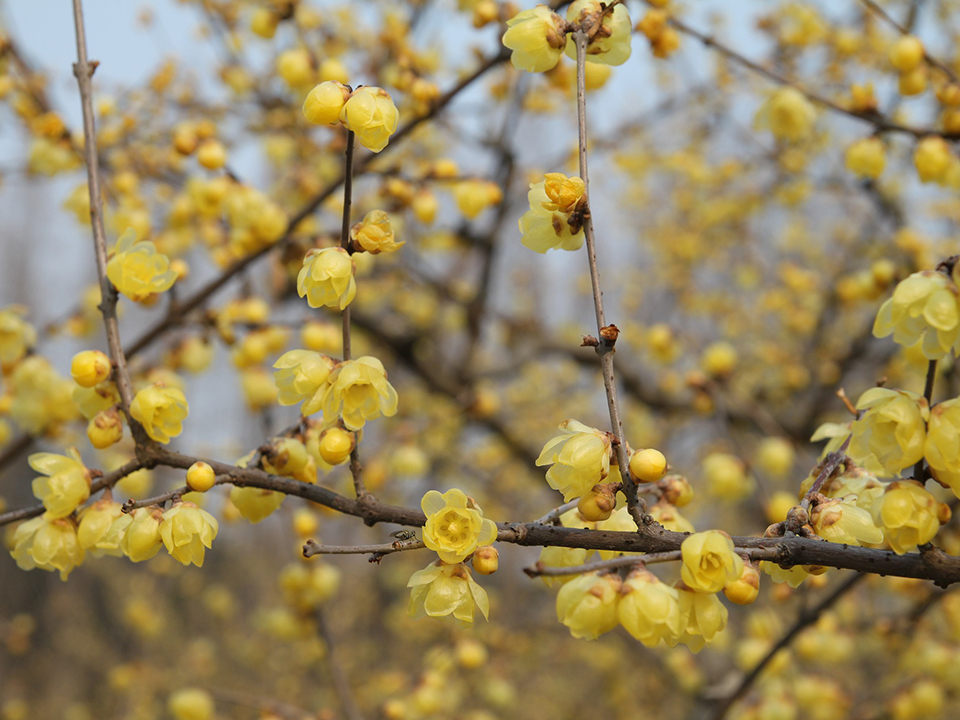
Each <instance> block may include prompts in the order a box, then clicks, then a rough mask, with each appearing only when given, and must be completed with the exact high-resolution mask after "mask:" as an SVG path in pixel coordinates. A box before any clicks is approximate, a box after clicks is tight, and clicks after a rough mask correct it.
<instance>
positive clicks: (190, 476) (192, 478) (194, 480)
mask: <svg viewBox="0 0 960 720" xmlns="http://www.w3.org/2000/svg"><path fill="white" fill-rule="evenodd" d="M216 479H217V476H216V473H214V471H213V468H212V467H210V466H209V465H208V464H207V463H205V462H203V461H202V460H198V461H197V462H195V463H194V464H193V465H191V466H190V467H189V468H187V487H188V488H190V489H191V490H193V491H194V492H206V491H207V490H209V489H210V488H212V487H213V485H214V483H215V482H216Z"/></svg>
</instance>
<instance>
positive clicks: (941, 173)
mask: <svg viewBox="0 0 960 720" xmlns="http://www.w3.org/2000/svg"><path fill="white" fill-rule="evenodd" d="M954 162H955V160H954V157H953V154H952V153H951V152H950V146H949V145H947V141H946V140H944V139H943V138H942V137H940V136H939V135H928V136H927V137H925V138H923V140H921V141H920V142H918V143H917V149H916V150H914V152H913V164H914V166H915V167H916V168H917V175H918V176H919V177H920V182H924V183H927V182H935V183H940V184H942V183H944V182H945V181H946V179H947V176H948V175H949V174H950V170H951V168H952V167H953V164H954Z"/></svg>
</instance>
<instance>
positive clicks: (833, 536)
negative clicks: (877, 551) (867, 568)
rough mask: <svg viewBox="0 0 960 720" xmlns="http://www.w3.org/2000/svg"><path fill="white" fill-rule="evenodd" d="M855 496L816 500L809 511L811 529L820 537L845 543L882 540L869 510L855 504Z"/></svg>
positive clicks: (871, 542)
mask: <svg viewBox="0 0 960 720" xmlns="http://www.w3.org/2000/svg"><path fill="white" fill-rule="evenodd" d="M855 502H856V496H848V497H845V498H842V499H831V500H827V501H826V502H821V503H817V504H816V505H815V506H814V507H813V510H812V512H811V513H810V524H811V525H812V526H813V531H814V532H815V533H816V534H817V535H819V536H820V537H822V538H823V539H824V540H826V541H828V542H833V543H846V544H847V545H860V544H861V543H870V544H871V545H875V544H877V543H881V542H883V532H882V531H881V530H880V528H878V527H877V526H876V525H874V523H873V518H872V517H871V516H870V513H869V511H867V510H864V509H863V508H861V507H857V505H856V504H855Z"/></svg>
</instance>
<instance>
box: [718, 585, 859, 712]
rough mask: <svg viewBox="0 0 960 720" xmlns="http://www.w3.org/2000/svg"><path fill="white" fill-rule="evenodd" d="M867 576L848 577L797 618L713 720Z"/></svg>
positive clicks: (724, 703) (741, 682) (727, 699)
mask: <svg viewBox="0 0 960 720" xmlns="http://www.w3.org/2000/svg"><path fill="white" fill-rule="evenodd" d="M865 577H867V576H866V574H864V573H857V574H856V575H854V576H852V577H849V578H847V579H846V580H845V581H844V582H843V583H841V584H840V585H839V586H838V587H837V588H836V590H834V591H833V592H832V593H830V594H829V595H828V596H827V597H825V598H824V599H823V600H821V601H820V602H819V603H818V604H817V605H816V606H815V607H814V608H812V609H811V610H810V611H809V612H806V613H802V614H801V615H800V617H798V618H797V621H796V622H795V623H794V624H793V626H792V627H791V628H790V629H789V630H788V631H787V632H786V634H784V635H783V637H781V638H780V639H779V640H778V641H777V642H776V644H775V645H774V646H773V647H772V648H770V651H769V652H768V653H767V654H766V655H764V657H763V659H762V660H760V662H758V663H757V664H756V665H754V666H753V669H752V670H751V671H750V672H749V673H747V675H746V677H744V678H743V680H741V681H740V684H739V685H738V686H737V689H736V690H734V691H733V694H731V695H730V696H729V697H728V698H726V699H725V700H724V701H723V702H722V704H721V705H720V707H718V708H717V711H716V712H715V713H714V715H713V720H723V718H725V717H726V715H727V712H728V711H729V710H730V708H731V707H733V704H734V703H735V702H736V701H737V700H739V699H740V698H741V697H743V696H744V695H745V694H746V693H747V691H748V690H749V689H750V688H751V686H752V685H753V683H754V682H755V681H756V680H757V678H758V677H760V673H762V672H763V670H764V668H765V667H767V665H769V664H770V661H771V660H773V657H774V655H776V654H777V653H778V652H780V650H782V649H783V648H785V647H787V646H788V645H789V644H790V643H791V642H793V639H794V638H795V637H796V636H797V635H799V634H800V631H802V630H803V629H804V628H806V627H807V626H809V625H812V624H813V623H815V622H816V621H817V620H818V619H819V618H820V616H821V615H822V614H823V613H824V612H825V611H826V610H829V609H830V608H831V607H832V606H833V605H834V603H836V602H837V601H838V600H839V599H840V598H842V597H843V596H844V595H846V594H847V593H848V592H850V591H851V590H852V589H853V588H855V587H856V586H857V584H858V583H860V582H861V581H862V580H863V579H864V578H865Z"/></svg>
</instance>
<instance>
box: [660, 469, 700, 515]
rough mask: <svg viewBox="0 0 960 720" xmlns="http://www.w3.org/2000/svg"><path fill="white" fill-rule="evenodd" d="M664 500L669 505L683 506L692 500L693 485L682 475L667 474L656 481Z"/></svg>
mask: <svg viewBox="0 0 960 720" xmlns="http://www.w3.org/2000/svg"><path fill="white" fill-rule="evenodd" d="M657 487H658V488H660V492H661V493H662V496H661V497H663V499H664V500H666V501H667V502H668V503H670V504H671V505H676V506H677V507H683V506H684V505H689V504H690V502H691V501H692V500H693V495H694V492H693V485H691V484H690V481H689V480H687V479H686V478H685V477H684V476H683V475H667V476H666V477H665V478H663V479H662V480H660V481H659V482H658V483H657Z"/></svg>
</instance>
